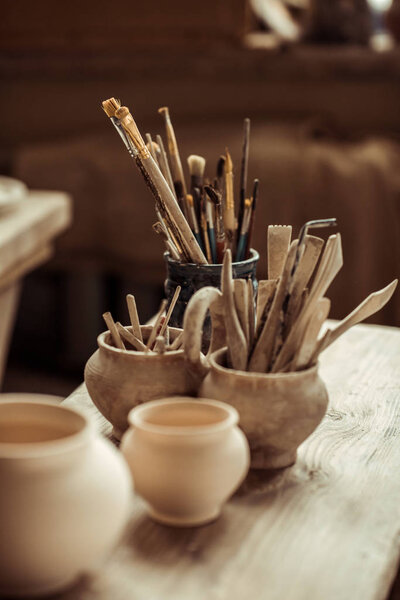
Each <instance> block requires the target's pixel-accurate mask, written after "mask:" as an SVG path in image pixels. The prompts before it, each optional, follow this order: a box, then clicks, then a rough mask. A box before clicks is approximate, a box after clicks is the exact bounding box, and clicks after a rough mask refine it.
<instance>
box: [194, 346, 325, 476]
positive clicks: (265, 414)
mask: <svg viewBox="0 0 400 600" xmlns="http://www.w3.org/2000/svg"><path fill="white" fill-rule="evenodd" d="M208 360H209V366H210V370H209V372H208V374H207V376H206V377H205V379H204V381H203V383H202V385H201V387H200V389H199V396H201V397H203V398H215V399H216V400H221V401H224V402H227V403H228V404H230V405H232V406H234V407H235V408H236V409H237V411H238V413H239V415H240V427H241V428H242V429H243V431H244V433H245V434H246V437H247V440H248V442H249V445H250V452H251V468H253V469H276V468H280V467H287V466H289V465H291V464H293V463H294V462H295V461H296V454H297V448H298V446H299V445H300V444H301V443H302V442H303V441H304V440H305V439H306V438H307V437H308V436H309V435H310V434H311V433H312V432H313V431H314V429H315V428H316V427H317V425H318V424H319V423H320V421H321V420H322V418H323V416H324V415H325V412H326V409H327V405H328V393H327V390H326V387H325V384H324V382H323V381H322V379H321V378H320V377H319V375H318V365H315V366H313V367H311V368H310V369H306V370H304V371H294V372H290V373H265V374H264V373H251V372H247V371H234V370H233V369H229V368H227V367H226V348H223V349H220V350H218V351H216V352H214V353H213V354H212V355H211V356H210V357H209V359H208Z"/></svg>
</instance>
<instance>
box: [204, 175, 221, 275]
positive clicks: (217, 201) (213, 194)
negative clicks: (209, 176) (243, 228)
mask: <svg viewBox="0 0 400 600" xmlns="http://www.w3.org/2000/svg"><path fill="white" fill-rule="evenodd" d="M204 190H205V192H206V194H207V196H208V197H209V198H210V200H211V202H212V203H213V204H214V206H215V237H216V240H215V246H216V256H217V260H216V263H217V264H219V265H220V264H222V262H223V260H224V252H225V229H224V217H223V211H222V195H221V192H219V191H217V190H216V189H214V188H213V187H212V186H210V185H205V186H204Z"/></svg>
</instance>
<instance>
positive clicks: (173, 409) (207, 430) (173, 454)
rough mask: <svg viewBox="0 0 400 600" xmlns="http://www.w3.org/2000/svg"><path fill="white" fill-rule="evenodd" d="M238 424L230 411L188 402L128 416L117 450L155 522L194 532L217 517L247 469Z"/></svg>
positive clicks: (171, 401) (167, 402)
mask: <svg viewBox="0 0 400 600" xmlns="http://www.w3.org/2000/svg"><path fill="white" fill-rule="evenodd" d="M238 419H239V417H238V413H237V411H236V410H235V409H234V408H232V407H231V406H228V405H226V404H223V403H222V402H215V401H210V400H193V399H192V398H166V399H164V400H157V401H153V402H148V403H147V404H145V405H142V406H138V407H137V408H134V409H133V410H132V411H131V412H130V413H129V423H130V426H131V427H130V429H129V431H128V432H127V433H126V434H125V435H124V437H123V439H122V445H121V448H122V452H123V454H124V456H125V458H126V460H127V461H128V464H129V466H130V469H131V472H132V475H133V479H134V482H135V489H136V491H137V492H138V493H139V494H140V495H141V496H142V497H143V498H144V499H145V500H146V501H147V502H148V504H149V510H150V515H151V516H152V517H153V518H154V519H155V520H156V521H160V522H161V523H166V524H169V525H177V526H193V525H202V524H204V523H207V522H209V521H212V520H214V519H216V518H217V517H218V516H219V514H220V512H221V507H222V505H223V503H224V502H225V501H226V500H227V499H228V498H229V497H230V496H231V495H232V494H233V492H234V491H235V490H236V489H237V488H238V486H239V485H240V483H241V482H242V481H243V479H244V478H245V476H246V474H247V471H248V467H249V448H248V444H247V441H246V438H245V436H244V435H243V433H242V432H241V431H240V429H239V428H238V427H237V423H238Z"/></svg>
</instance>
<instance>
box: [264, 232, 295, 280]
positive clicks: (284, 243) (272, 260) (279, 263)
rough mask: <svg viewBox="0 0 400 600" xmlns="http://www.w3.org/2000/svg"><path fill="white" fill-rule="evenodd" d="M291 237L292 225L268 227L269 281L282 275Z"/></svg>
mask: <svg viewBox="0 0 400 600" xmlns="http://www.w3.org/2000/svg"><path fill="white" fill-rule="evenodd" d="M291 237H292V227H291V225H269V226H268V279H278V277H280V276H281V275H282V271H283V268H284V266H285V262H286V257H287V253H288V250H289V246H290V239H291Z"/></svg>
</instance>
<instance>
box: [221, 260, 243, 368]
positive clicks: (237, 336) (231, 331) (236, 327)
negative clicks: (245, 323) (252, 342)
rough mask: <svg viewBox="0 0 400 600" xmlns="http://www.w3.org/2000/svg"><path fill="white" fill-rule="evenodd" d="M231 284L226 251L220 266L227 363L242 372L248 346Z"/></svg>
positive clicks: (229, 266)
mask: <svg viewBox="0 0 400 600" xmlns="http://www.w3.org/2000/svg"><path fill="white" fill-rule="evenodd" d="M232 282H233V279H232V254H231V251H230V250H229V249H227V250H226V251H225V256H224V262H223V264H222V273H221V290H222V298H223V302H224V318H225V327H226V339H227V342H228V363H229V366H232V367H233V368H234V369H238V370H239V371H244V370H245V369H246V366H247V353H248V345H247V342H246V337H245V335H244V333H243V331H242V328H241V326H240V321H239V318H238V315H237V312H236V307H235V299H234V295H233V283H232Z"/></svg>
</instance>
